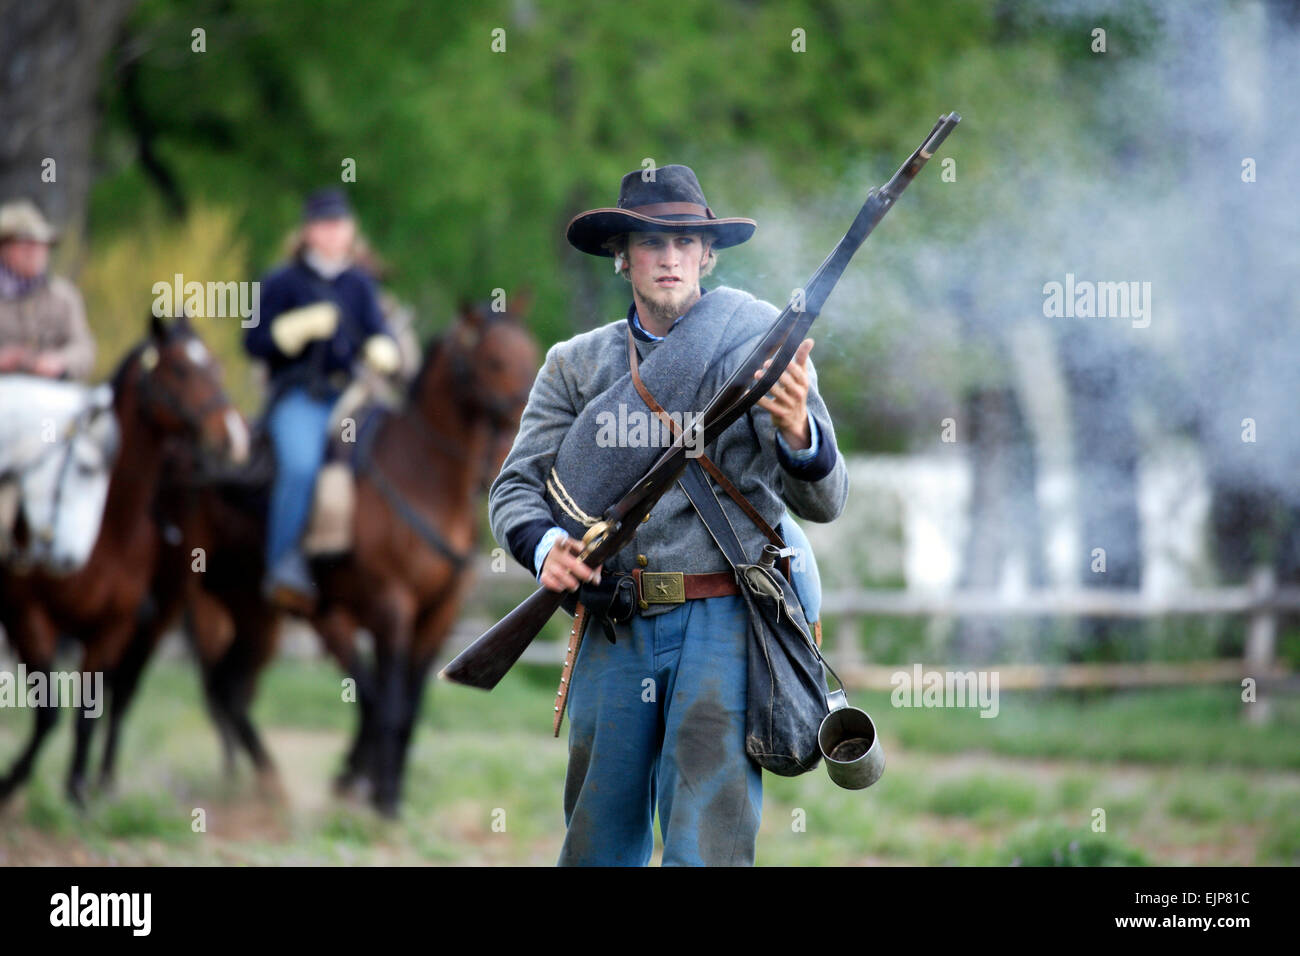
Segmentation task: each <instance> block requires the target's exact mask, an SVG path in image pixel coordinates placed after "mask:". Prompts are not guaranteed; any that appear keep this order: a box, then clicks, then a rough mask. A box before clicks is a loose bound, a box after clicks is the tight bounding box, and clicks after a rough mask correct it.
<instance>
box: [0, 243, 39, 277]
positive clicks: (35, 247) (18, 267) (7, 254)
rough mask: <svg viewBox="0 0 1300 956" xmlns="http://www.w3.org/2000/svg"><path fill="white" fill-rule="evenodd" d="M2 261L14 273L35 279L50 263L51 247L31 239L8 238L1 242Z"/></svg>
mask: <svg viewBox="0 0 1300 956" xmlns="http://www.w3.org/2000/svg"><path fill="white" fill-rule="evenodd" d="M0 262H3V263H4V267H5V268H6V269H8V270H9V271H10V272H12V273H13V274H14V275H16V276H20V277H21V278H24V279H34V278H36V277H37V276H38V275H40V274H41V273H42V272H44V271H45V269H46V267H47V266H48V265H49V264H50V247H49V246H48V245H47V244H46V243H44V242H36V241H34V240H31V239H7V240H5V241H4V242H3V243H0Z"/></svg>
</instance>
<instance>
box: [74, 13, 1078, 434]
mask: <svg viewBox="0 0 1300 956" xmlns="http://www.w3.org/2000/svg"><path fill="white" fill-rule="evenodd" d="M1017 24H1027V26H1017ZM1066 26H1067V27H1068V28H1069V29H1070V32H1071V33H1072V34H1073V39H1072V40H1071V41H1070V42H1072V43H1076V44H1077V51H1076V52H1075V53H1074V54H1073V55H1074V56H1075V57H1076V58H1083V57H1086V56H1087V55H1088V51H1087V30H1086V29H1085V28H1084V26H1083V25H1068V24H1067V25H1066ZM196 29H202V30H204V31H205V36H204V40H205V46H206V50H205V52H194V51H193V49H192V45H193V31H194V30H196ZM498 29H499V30H504V31H505V32H504V43H505V50H504V52H494V50H493V43H494V33H493V31H494V30H498ZM1056 29H1057V31H1058V32H1057V33H1050V32H1048V31H1047V30H1046V29H1045V28H1043V26H1042V24H1041V23H1040V22H1038V21H1032V20H1028V19H1025V18H1024V17H1021V18H1020V19H1015V18H1012V17H1010V15H1008V14H1005V13H1002V12H999V9H998V8H996V7H992V6H990V5H989V4H987V3H985V2H983V0H948V2H945V3H942V4H915V3H909V2H905V0H871V2H865V3H864V2H853V0H831V2H812V0H794V2H786V3H781V4H760V3H752V2H743V0H688V2H679V3H676V4H621V3H620V4H600V3H596V4H588V3H576V2H571V3H541V2H536V0H515V2H510V3H505V2H497V3H484V4H472V5H470V4H463V5H460V4H452V5H413V4H410V3H409V2H398V0H322V2H314V3H301V2H288V0H202V2H198V3H195V2H192V0H186V2H181V0H142V2H141V3H140V5H139V6H138V8H137V9H136V11H135V14H134V17H133V19H132V21H131V23H130V28H129V33H130V36H129V39H128V40H127V41H126V42H125V43H124V45H123V47H122V49H121V51H120V55H119V57H118V62H117V63H116V64H115V65H114V66H113V73H112V78H113V82H112V84H111V89H110V94H109V96H108V98H107V105H108V123H107V124H106V127H107V128H106V131H105V133H104V134H103V136H102V137H101V141H100V147H99V153H100V156H101V163H102V168H103V175H102V176H101V178H100V180H99V183H98V186H97V188H96V191H95V193H94V197H93V204H92V220H91V225H92V229H94V230H95V236H96V238H97V239H103V238H105V237H110V236H112V235H113V234H114V233H115V232H118V231H121V230H133V229H138V228H141V227H142V224H145V223H157V222H158V221H159V220H161V219H162V218H164V217H167V216H175V215H177V214H179V213H180V212H181V207H182V206H183V205H184V204H189V203H197V202H202V203H206V204H215V205H216V206H219V207H220V206H226V207H229V208H231V209H233V210H234V211H235V212H236V215H237V216H238V220H239V229H240V231H241V233H242V235H244V236H245V237H246V238H247V240H248V249H249V255H250V261H249V263H248V268H249V270H250V273H252V274H256V273H260V272H261V271H262V270H264V269H265V268H267V267H268V266H269V265H271V264H272V263H273V262H274V260H275V259H276V258H277V257H278V255H279V251H280V246H281V241H282V239H283V237H284V235H285V233H286V231H287V230H288V229H290V228H291V227H292V226H293V225H294V223H295V222H296V220H297V216H298V209H299V203H300V199H301V196H302V194H303V193H304V192H305V191H307V190H309V189H312V188H315V187H319V186H321V185H327V184H332V183H339V182H340V175H341V172H342V170H343V165H342V164H343V163H344V161H345V160H348V159H351V160H354V161H355V165H356V182H355V184H348V185H347V186H346V188H348V189H349V190H350V191H351V195H352V197H353V199H354V201H355V204H356V206H357V208H358V210H359V211H360V215H361V219H362V224H363V228H364V229H365V231H366V233H367V234H368V235H369V236H370V238H371V239H372V241H373V243H374V245H375V247H376V248H377V249H378V250H379V252H380V253H381V254H382V256H383V257H384V258H385V259H387V260H388V261H389V262H390V263H391V264H392V266H393V267H394V272H393V276H392V280H391V281H392V285H393V287H394V289H395V290H396V291H397V292H398V293H399V294H401V295H402V296H404V297H405V298H407V299H408V300H409V301H412V302H413V303H415V305H416V307H417V310H418V312H419V314H420V317H421V318H420V322H421V324H422V325H423V327H424V328H425V329H426V330H428V329H431V328H434V327H436V326H438V325H441V324H442V323H443V322H444V321H445V320H446V317H447V316H449V315H450V310H451V307H452V304H453V303H454V302H455V301H457V300H458V299H461V298H476V299H481V298H485V297H486V296H487V295H488V294H490V292H491V290H492V289H493V288H496V287H503V288H506V289H507V290H510V289H513V288H517V287H519V286H521V285H524V284H528V285H531V286H532V287H533V288H534V289H535V290H536V292H537V304H536V306H535V307H534V311H533V326H534V328H535V330H536V332H537V334H538V335H539V337H540V338H541V339H542V340H543V341H545V342H549V341H552V340H555V339H557V338H560V337H564V336H567V335H569V334H572V332H573V331H575V330H578V329H582V328H587V327H590V326H592V325H595V324H597V323H598V322H601V321H606V320H608V319H610V318H613V317H615V316H616V315H618V314H620V313H621V312H622V311H623V309H624V308H625V306H626V297H627V288H626V286H625V285H623V284H622V283H621V282H619V281H617V280H615V279H614V278H613V277H612V276H611V275H610V274H609V272H608V269H607V268H606V267H605V266H604V264H603V263H596V262H594V261H592V260H590V259H589V258H587V257H583V256H581V255H579V254H577V253H575V252H573V251H572V250H571V249H569V248H568V246H567V244H566V243H565V242H564V240H563V229H564V226H565V225H566V223H567V222H568V219H569V218H570V217H571V216H572V215H573V214H575V213H576V212H578V211H580V210H581V209H583V208H587V207H589V206H594V205H606V204H610V203H612V202H613V200H614V198H615V195H616V191H617V184H618V180H619V178H620V177H621V176H622V175H623V174H624V173H625V172H627V171H628V170H630V169H636V168H639V167H640V166H641V165H642V161H643V160H644V159H646V158H649V159H652V160H653V161H654V162H655V163H656V164H657V165H663V164H665V163H671V162H684V163H687V164H689V165H692V166H694V167H695V168H696V169H697V171H698V172H699V173H700V176H701V179H702V181H703V184H704V186H705V189H706V192H707V194H708V196H709V200H710V203H711V204H712V205H713V207H714V208H715V209H717V210H720V211H722V212H723V214H727V213H731V214H741V215H747V214H752V215H754V216H755V217H756V218H758V219H759V220H760V230H759V233H760V237H759V241H756V242H754V243H751V244H749V245H748V246H746V247H742V248H740V249H737V250H735V251H734V252H729V253H728V254H727V256H726V257H725V258H724V261H723V263H722V266H721V268H720V270H719V274H718V279H719V280H720V281H726V282H729V283H734V284H738V285H742V286H744V287H746V288H749V289H751V290H752V291H754V292H755V293H756V294H758V295H761V296H763V297H765V298H768V299H770V300H771V301H774V302H777V303H778V304H782V303H784V301H785V300H786V298H788V296H789V294H790V289H791V288H792V287H793V286H794V285H797V284H798V283H799V282H801V281H803V279H804V278H806V276H807V275H808V274H809V273H810V272H811V270H812V269H813V268H814V267H815V266H816V265H817V263H818V262H820V261H821V259H822V258H823V256H824V255H825V253H826V251H827V250H828V249H829V246H830V243H832V242H833V241H834V240H835V238H836V237H837V236H838V235H839V233H840V232H842V230H843V229H844V228H845V226H846V225H847V222H848V221H849V219H850V218H851V216H852V215H853V213H854V211H855V210H856V207H857V205H858V204H860V203H861V201H862V199H863V198H864V197H865V192H866V189H867V188H869V186H870V185H872V184H875V183H877V182H879V181H881V180H882V179H883V178H884V177H885V176H887V175H888V174H889V173H890V172H892V170H893V168H894V167H895V166H896V165H897V164H898V162H900V161H901V159H902V158H903V157H904V156H906V154H907V152H908V151H909V150H910V149H912V148H913V147H914V145H915V144H916V143H917V142H918V141H919V138H920V136H921V135H922V134H923V133H924V132H925V131H926V130H927V129H928V128H929V124H930V123H931V122H933V119H934V117H935V116H937V115H938V114H939V113H941V112H944V111H946V110H949V109H958V110H959V111H961V112H962V113H963V114H964V115H965V117H966V124H965V125H964V126H963V128H962V130H961V131H960V134H959V135H958V136H955V137H954V138H953V140H952V141H951V142H952V147H951V150H952V153H951V154H952V155H953V156H955V157H957V158H958V160H959V162H960V164H961V165H960V170H961V182H962V183H963V184H964V186H965V188H963V189H961V190H960V191H958V190H954V189H951V187H948V188H940V183H939V179H938V170H937V169H936V168H934V167H932V170H933V172H932V171H931V170H927V171H926V177H927V182H926V184H925V188H924V189H916V190H915V193H914V194H909V196H908V197H907V200H906V202H907V204H908V207H909V208H908V210H907V215H906V216H902V215H898V216H895V217H891V220H890V221H889V223H888V224H887V226H888V228H887V229H882V234H881V235H882V243H883V242H889V243H893V242H896V241H902V240H905V239H906V238H907V237H908V236H909V235H913V236H914V235H920V234H925V235H932V236H935V237H936V238H938V237H940V236H944V237H946V238H947V240H948V241H957V240H956V237H958V236H959V235H960V230H961V228H963V227H968V226H970V225H971V224H973V223H975V222H977V221H978V220H979V219H980V217H983V216H987V215H991V214H994V212H993V211H994V210H995V208H996V203H997V202H998V201H999V199H1000V198H1003V197H1005V195H1006V194H1007V192H1008V191H1010V190H1013V189H1014V188H1015V187H1014V180H1013V178H1012V177H1010V176H1008V175H1007V169H1006V167H1005V162H1006V160H1007V159H1008V158H1009V157H1013V158H1020V157H1023V156H1024V150H1025V148H1026V147H1027V146H1028V145H1030V144H1031V143H1033V142H1034V141H1035V139H1036V138H1042V137H1050V136H1052V135H1055V133H1056V132H1058V131H1063V130H1067V128H1068V121H1067V120H1066V119H1064V118H1063V117H1061V116H1060V115H1053V114H1050V113H1046V112H1042V111H1037V112H1036V111H1034V110H1032V109H1026V106H1027V104H1030V103H1032V102H1033V101H1035V100H1039V101H1050V102H1053V103H1054V104H1057V107H1056V109H1057V110H1058V111H1059V110H1060V104H1062V103H1064V104H1067V105H1068V103H1069V102H1070V100H1071V98H1072V97H1082V96H1086V90H1082V89H1081V88H1080V84H1079V81H1078V79H1077V78H1076V79H1075V80H1074V82H1073V85H1071V82H1069V81H1067V76H1066V72H1065V71H1064V70H1063V66H1062V65H1063V64H1064V63H1066V62H1068V59H1069V54H1066V53H1064V52H1063V49H1062V43H1063V41H1062V39H1061V35H1060V32H1059V31H1060V30H1061V29H1063V28H1062V27H1061V25H1060V24H1056ZM500 37H501V35H500V34H496V35H495V38H496V39H497V41H498V43H499V41H500ZM800 40H801V41H802V44H803V46H804V51H803V52H796V51H795V49H794V47H795V45H796V44H797V43H798V42H799V41H800ZM1067 111H1068V110H1067ZM764 210H770V211H775V213H774V215H773V216H769V217H768V219H767V220H766V221H765V220H764V217H763V215H762V212H763V211H764ZM942 218H947V219H948V220H949V221H948V223H947V224H946V225H945V224H944V223H943V222H941V219H942ZM896 220H897V221H896ZM765 222H766V223H767V224H768V227H767V230H766V231H765V230H764V226H765ZM787 227H789V228H790V230H791V231H790V232H789V233H787V232H786V230H787ZM886 234H887V235H888V236H889V238H888V239H887V240H886V239H884V238H883V237H884V236H885V235H886ZM878 251H879V250H878V244H877V243H874V242H873V244H872V246H871V247H869V249H868V250H867V251H866V252H864V258H869V257H873V256H876V255H877V253H878ZM903 265H906V263H903ZM165 277H166V276H160V277H159V278H165ZM204 278H206V277H204ZM216 278H222V279H228V278H232V277H230V276H221V277H216ZM137 291H138V296H139V299H140V301H141V304H142V306H143V305H144V303H145V302H146V301H147V297H146V294H147V289H144V288H142V289H139V290H137ZM833 301H834V300H833ZM918 301H920V302H924V301H925V300H924V297H922V298H921V299H916V298H915V297H913V298H912V299H910V300H909V301H896V302H894V303H892V304H891V305H887V306H886V305H882V304H881V303H879V302H875V301H867V300H865V299H861V298H859V299H858V300H855V299H854V298H852V297H851V296H850V295H849V294H848V293H846V294H845V296H844V301H841V302H837V303H835V306H836V308H840V309H844V310H845V314H848V315H855V314H861V313H863V312H865V311H867V310H870V311H871V312H872V314H873V316H874V319H873V323H874V324H873V326H872V329H871V330H868V329H864V330H863V331H862V334H861V335H860V336H857V337H855V336H854V335H853V334H851V333H849V332H845V333H843V334H841V333H838V332H837V333H835V335H834V336H832V340H833V342H834V346H835V347H834V348H831V347H828V348H826V349H824V350H823V351H821V352H819V353H818V356H819V358H818V360H819V363H821V366H822V367H823V368H824V369H825V373H826V382H827V387H828V388H829V389H831V390H834V391H838V392H839V393H840V395H841V399H842V400H841V401H840V403H839V408H843V412H842V413H841V412H840V411H839V408H837V418H839V417H840V416H841V415H842V416H843V418H844V420H845V429H846V436H849V437H850V438H852V437H853V436H855V435H856V436H857V438H858V439H859V441H860V442H861V441H865V440H867V439H868V438H870V440H871V441H872V442H873V443H875V444H877V445H880V444H883V445H889V444H890V439H889V437H888V435H887V434H882V433H881V431H880V429H879V423H877V425H878V427H877V430H876V434H875V435H874V436H869V435H868V432H867V429H866V416H867V415H868V413H869V412H870V411H871V407H872V406H871V402H869V401H866V400H865V398H864V395H863V394H862V392H863V388H864V382H865V381H870V380H871V376H872V373H879V375H881V376H883V377H884V378H885V379H886V381H885V382H884V383H883V384H882V386H881V388H880V389H879V390H878V391H877V392H876V394H877V395H880V396H885V397H886V399H885V400H886V401H887V402H889V403H891V404H894V405H897V406H898V407H902V408H906V407H907V405H908V403H909V401H912V400H913V399H915V385H914V384H912V383H901V382H896V383H890V382H888V372H889V367H888V358H887V355H888V352H889V350H890V348H891V347H892V343H893V341H894V337H895V336H896V335H898V334H903V332H902V330H908V329H911V330H913V334H914V332H915V330H916V329H917V328H918V322H920V321H922V320H923V318H924V317H923V316H921V317H918V316H917V315H916V314H915V311H916V308H917V302H918ZM933 307H934V308H937V309H941V308H943V302H942V295H940V294H937V293H936V294H935V297H934V302H933ZM890 327H892V328H894V329H896V330H897V331H895V332H892V333H891V332H886V331H882V330H883V329H885V328H890ZM820 337H821V336H820V335H819V338H820ZM938 351H942V349H941V348H939V349H938ZM837 356H852V360H851V361H849V360H845V358H837ZM864 371H865V372H866V373H867V374H866V376H864ZM945 377H946V376H945ZM899 403H901V405H900V404H899ZM859 410H860V411H861V416H860V417H859ZM885 431H886V432H887V431H888V427H887V428H886V429H885Z"/></svg>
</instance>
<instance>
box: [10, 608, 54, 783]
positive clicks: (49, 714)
mask: <svg viewBox="0 0 1300 956" xmlns="http://www.w3.org/2000/svg"><path fill="white" fill-rule="evenodd" d="M11 623H12V625H13V626H7V627H6V629H7V630H8V632H9V637H10V640H11V641H12V642H13V645H14V648H15V650H17V652H18V659H19V660H20V661H22V662H23V664H25V665H26V666H27V668H28V670H29V671H30V672H32V673H35V672H43V673H44V674H45V675H46V677H47V679H49V678H50V677H52V671H53V670H54V647H55V642H56V640H57V638H58V634H57V632H56V631H55V629H54V625H53V624H52V623H51V622H50V620H49V618H48V617H46V615H45V614H44V613H43V612H41V611H39V610H37V609H35V608H27V609H26V610H25V613H23V615H22V617H21V619H20V620H18V621H12V622H11V621H6V625H9V624H11ZM48 686H49V685H48V684H47V687H48ZM15 690H16V692H17V693H20V694H25V693H27V688H26V687H17V688H15ZM34 710H35V714H34V715H33V718H34V719H33V726H32V736H31V739H30V740H28V742H27V747H26V748H25V749H24V750H23V752H22V754H20V755H19V757H18V759H17V760H15V761H14V763H13V765H12V766H11V767H10V768H9V772H8V773H7V774H5V775H4V776H3V777H0V806H3V805H4V803H5V801H6V800H7V799H8V798H9V797H10V796H12V795H13V793H14V791H15V790H17V789H18V787H19V786H21V785H22V784H23V783H24V782H26V780H27V778H28V777H29V776H31V772H32V766H33V765H34V764H35V762H36V757H37V755H38V754H39V753H40V751H41V746H42V745H43V744H44V743H45V738H46V736H47V735H48V734H49V732H50V730H51V729H52V728H53V727H54V724H55V722H56V721H57V720H58V717H59V711H58V708H56V707H54V706H52V705H51V702H50V698H49V695H48V694H47V695H46V698H45V701H44V705H43V706H41V707H37V708H34Z"/></svg>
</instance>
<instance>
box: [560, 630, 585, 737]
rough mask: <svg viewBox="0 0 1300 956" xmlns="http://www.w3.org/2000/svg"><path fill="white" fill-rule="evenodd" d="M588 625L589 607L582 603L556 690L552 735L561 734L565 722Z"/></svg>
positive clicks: (571, 632) (570, 634)
mask: <svg viewBox="0 0 1300 956" xmlns="http://www.w3.org/2000/svg"><path fill="white" fill-rule="evenodd" d="M586 625H587V609H586V608H585V607H583V606H582V605H581V604H579V605H578V609H577V612H576V613H575V614H574V615H573V628H572V629H571V630H570V631H569V649H568V651H567V652H565V655H564V671H563V672H562V673H561V674H560V687H559V690H557V691H556V692H555V725H554V726H553V727H552V728H551V730H552V736H554V737H558V736H560V724H562V723H564V708H565V705H566V704H568V702H569V680H570V678H572V677H573V662H574V661H576V660H577V659H578V647H579V646H580V645H581V644H582V632H583V630H585V628H586Z"/></svg>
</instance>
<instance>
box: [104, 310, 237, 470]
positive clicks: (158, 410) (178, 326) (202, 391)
mask: <svg viewBox="0 0 1300 956" xmlns="http://www.w3.org/2000/svg"><path fill="white" fill-rule="evenodd" d="M114 387H115V391H117V392H126V391H130V392H132V393H133V394H134V396H135V399H136V403H137V407H138V408H139V410H140V412H141V415H142V416H143V418H144V419H145V421H146V422H147V423H148V424H149V425H150V427H151V428H153V430H154V431H155V432H157V433H159V434H161V435H164V436H169V437H181V438H184V439H188V440H190V441H193V442H195V443H196V444H197V446H198V448H199V451H200V453H202V454H204V455H208V456H211V457H214V458H217V459H219V460H224V461H227V462H230V463H234V464H239V463H242V462H243V461H244V460H246V459H247V457H248V450H249V438H248V426H247V424H246V423H245V421H244V418H243V416H242V415H240V414H239V412H238V411H237V410H236V409H235V407H234V406H233V405H231V403H230V399H229V398H228V397H227V395H226V390H225V387H224V386H223V384H222V371H221V365H220V364H219V363H218V362H217V360H216V358H215V357H214V356H213V355H212V353H211V352H209V351H208V348H207V346H205V345H204V344H203V340H202V339H201V338H200V337H199V335H198V333H197V332H196V331H195V330H194V328H193V326H191V325H190V322H189V319H188V318H187V317H186V316H185V315H184V314H182V315H181V317H180V318H178V319H176V320H175V321H173V322H170V323H169V322H165V321H163V320H162V319H160V318H158V317H157V316H153V315H151V316H150V318H149V331H148V335H147V336H146V338H145V340H144V341H143V342H142V343H140V345H138V346H137V347H136V348H135V349H134V350H132V352H131V354H130V355H129V356H128V358H127V360H126V361H125V362H124V363H123V366H122V368H121V369H120V370H119V373H118V375H117V376H116V377H115V381H114Z"/></svg>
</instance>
